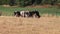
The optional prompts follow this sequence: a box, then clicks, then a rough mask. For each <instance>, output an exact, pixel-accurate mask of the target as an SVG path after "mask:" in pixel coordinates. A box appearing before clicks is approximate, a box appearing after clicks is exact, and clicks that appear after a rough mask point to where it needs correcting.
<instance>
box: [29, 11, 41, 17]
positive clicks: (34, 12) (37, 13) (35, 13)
mask: <svg viewBox="0 0 60 34" xmlns="http://www.w3.org/2000/svg"><path fill="white" fill-rule="evenodd" d="M33 16H35V17H38V18H40V15H39V12H38V11H30V12H29V17H33Z"/></svg>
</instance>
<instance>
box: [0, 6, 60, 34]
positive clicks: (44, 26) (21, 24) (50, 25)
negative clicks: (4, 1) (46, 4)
mask: <svg viewBox="0 0 60 34" xmlns="http://www.w3.org/2000/svg"><path fill="white" fill-rule="evenodd" d="M16 10H19V11H21V10H30V11H31V10H38V11H39V13H40V15H41V18H23V17H15V16H12V15H13V12H14V11H16ZM0 11H1V12H2V15H4V16H0V34H60V16H57V17H56V16H49V17H48V16H47V15H48V14H53V15H60V9H59V8H57V7H50V8H26V7H25V8H20V7H3V6H0ZM43 14H44V16H45V17H43V16H42V15H43Z"/></svg>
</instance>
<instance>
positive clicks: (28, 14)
mask: <svg viewBox="0 0 60 34" xmlns="http://www.w3.org/2000/svg"><path fill="white" fill-rule="evenodd" d="M13 14H14V16H16V17H36V18H40V15H39V11H36V10H35V11H14V13H13ZM1 15H2V12H0V16H1Z"/></svg>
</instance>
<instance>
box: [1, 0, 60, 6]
mask: <svg viewBox="0 0 60 34" xmlns="http://www.w3.org/2000/svg"><path fill="white" fill-rule="evenodd" d="M57 3H60V0H0V5H4V4H6V5H10V6H14V5H19V6H30V5H43V4H51V5H54V4H57Z"/></svg>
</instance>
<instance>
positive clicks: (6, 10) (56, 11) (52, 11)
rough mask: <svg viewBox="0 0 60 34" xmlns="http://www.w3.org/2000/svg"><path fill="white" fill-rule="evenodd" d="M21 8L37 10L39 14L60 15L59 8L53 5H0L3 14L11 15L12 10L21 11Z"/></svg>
mask: <svg viewBox="0 0 60 34" xmlns="http://www.w3.org/2000/svg"><path fill="white" fill-rule="evenodd" d="M21 10H30V11H32V10H38V11H39V13H40V15H43V14H52V15H60V8H57V7H55V6H53V7H48V8H39V7H38V8H30V7H27V8H26V7H25V8H23V7H22V8H21V7H3V6H0V11H1V12H2V13H3V14H2V15H4V16H12V15H13V12H14V11H21Z"/></svg>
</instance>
